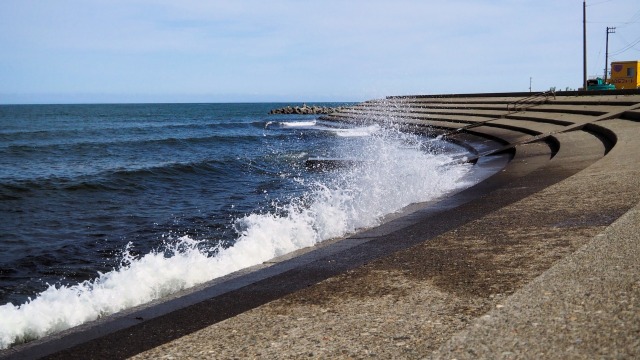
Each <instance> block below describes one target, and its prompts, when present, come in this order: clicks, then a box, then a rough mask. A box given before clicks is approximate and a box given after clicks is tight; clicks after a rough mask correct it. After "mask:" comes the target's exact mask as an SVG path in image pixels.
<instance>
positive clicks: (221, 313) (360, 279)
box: [0, 93, 640, 358]
mask: <svg viewBox="0 0 640 360" xmlns="http://www.w3.org/2000/svg"><path fill="white" fill-rule="evenodd" d="M563 96H564V97H563ZM573 97H576V98H577V99H573ZM624 97H631V99H622V100H624V101H626V102H625V103H624V104H622V105H621V102H623V101H622V100H621V98H624ZM517 98H518V96H513V97H509V96H506V95H505V94H500V95H499V96H487V95H480V96H476V97H466V98H465V97H460V98H458V97H449V98H447V97H438V98H436V97H433V98H432V97H402V98H387V99H382V100H378V101H371V102H365V103H363V104H360V105H357V106H353V107H351V108H349V109H346V110H343V111H341V112H338V113H337V116H335V118H334V120H339V121H358V122H361V121H371V122H375V121H382V120H381V119H384V118H385V117H388V116H390V115H391V116H393V117H394V118H396V119H397V121H401V122H402V123H404V124H405V125H406V126H408V127H412V126H416V127H422V126H425V125H431V126H437V127H439V128H440V129H444V130H446V132H447V133H448V134H449V135H448V137H450V138H455V139H458V140H459V139H464V137H465V136H480V137H484V138H486V139H492V140H491V141H493V140H495V139H496V138H497V139H500V140H501V143H503V144H504V143H506V145H505V146H502V147H495V146H494V147H490V146H489V149H486V151H483V152H480V155H481V156H480V157H479V158H478V160H479V161H487V160H489V159H491V158H492V157H494V156H498V157H502V158H503V159H504V156H508V157H509V158H511V161H509V162H508V164H506V166H505V168H504V169H503V170H502V171H500V172H498V173H496V174H495V175H494V176H492V177H490V178H489V179H487V180H485V181H483V182H481V183H479V184H477V185H475V186H473V187H471V188H469V189H467V190H463V191H461V192H460V193H458V194H455V195H453V196H451V197H448V198H446V199H443V200H442V201H440V202H438V203H437V204H435V205H433V206H429V207H426V208H424V209H418V210H417V211H415V212H412V213H410V214H408V215H407V216H405V217H401V218H398V219H395V220H393V221H391V222H389V223H387V224H385V225H383V226H381V227H379V228H374V229H370V230H368V231H365V232H363V233H361V234H357V235H356V236H353V237H350V238H348V239H345V240H343V241H340V242H337V243H336V245H334V246H328V247H327V248H326V249H325V250H324V252H322V253H316V254H313V253H308V254H303V255H301V256H298V257H294V258H292V259H290V260H288V261H284V262H281V263H277V264H270V266H268V267H265V268H264V269H262V270H261V271H257V272H251V273H249V272H248V273H247V274H246V275H242V274H235V275H234V276H237V277H236V278H234V279H230V278H228V279H226V280H233V281H236V286H235V287H234V286H230V284H231V283H227V284H224V283H220V285H219V288H218V292H217V293H212V292H209V293H206V292H203V293H200V294H199V295H197V296H196V295H191V298H190V300H188V301H191V302H192V304H191V305H190V307H182V308H179V309H178V310H175V311H171V309H169V307H170V305H169V304H168V303H163V304H158V305H157V307H155V308H149V309H147V311H148V312H149V313H150V314H153V313H155V314H156V315H158V314H159V315H158V317H156V318H154V319H151V320H147V318H144V317H143V319H142V320H137V319H135V317H134V318H127V317H126V316H125V317H124V318H123V319H122V320H121V321H122V322H123V324H122V325H125V324H124V323H127V324H128V325H129V326H127V327H124V328H122V330H114V327H113V326H111V327H109V325H108V324H107V325H104V326H103V327H102V328H100V327H98V328H96V329H95V330H94V331H95V333H94V334H93V337H92V338H91V339H89V338H88V337H87V332H84V333H83V332H82V329H76V330H75V331H76V332H75V334H76V335H75V336H76V338H75V340H74V339H71V338H69V337H67V338H65V336H70V335H69V334H66V335H65V334H62V335H61V336H60V337H58V339H57V340H55V339H53V340H52V339H43V340H42V341H39V342H36V343H33V344H31V345H30V344H26V345H25V346H20V347H15V348H13V350H11V349H10V350H9V351H8V352H7V351H3V352H0V357H3V356H8V357H7V358H14V357H15V358H17V357H20V356H26V357H38V356H44V355H50V358H81V357H82V356H83V354H84V355H85V356H86V355H88V354H94V355H95V354H103V355H104V356H105V357H106V356H109V357H116V358H124V357H128V356H132V355H135V354H137V353H138V352H140V351H142V350H149V351H148V352H145V353H142V354H140V355H138V358H153V357H157V356H160V355H163V354H164V355H166V354H174V355H177V354H182V355H183V356H186V355H187V354H191V355H193V356H195V355H196V354H207V353H210V354H216V355H217V356H221V357H227V356H229V357H231V356H248V357H256V356H262V357H271V356H275V357H285V358H286V357H296V356H309V353H310V352H311V353H312V354H311V355H313V356H325V357H326V356H337V357H348V356H360V357H362V356H367V355H372V354H376V355H378V356H389V355H394V356H401V357H409V358H412V357H427V358H430V357H431V358H438V357H440V356H442V357H451V356H453V354H455V357H459V358H465V357H473V356H472V355H479V354H485V356H491V354H493V355H494V356H495V355H496V354H501V353H504V352H505V351H506V352H510V353H513V354H514V356H516V357H518V356H517V354H521V355H520V356H522V354H528V356H533V355H534V354H537V355H539V354H541V353H540V351H545V349H544V346H545V344H544V342H543V340H544V339H545V338H539V337H540V336H547V337H549V338H550V339H551V340H553V341H552V343H553V344H556V345H554V347H553V348H552V350H553V351H556V352H555V354H556V355H557V356H558V357H561V356H562V355H564V356H575V355H576V354H583V355H584V354H592V353H591V352H590V351H594V350H593V349H594V346H598V345H602V343H603V342H604V341H605V340H606V341H611V339H609V338H608V337H604V336H601V337H600V338H598V337H597V336H596V337H595V339H593V337H594V336H592V335H591V336H590V335H589V334H588V333H584V334H583V333H582V332H580V331H581V330H584V331H586V330H585V329H590V328H589V325H590V323H589V319H588V318H587V319H586V320H584V321H585V322H584V323H582V324H578V323H576V324H573V323H571V321H577V320H578V317H576V320H571V319H572V318H571V317H568V318H567V320H566V321H568V322H567V323H565V325H566V324H569V323H570V324H572V326H573V325H575V326H573V327H572V328H571V329H574V328H575V329H577V330H576V331H577V333H579V334H583V335H581V336H583V338H584V339H589V341H582V342H580V343H575V336H574V337H573V338H569V337H567V338H566V339H565V340H566V342H565V341H564V340H562V339H564V337H565V336H564V335H563V334H564V332H566V331H567V330H566V328H562V327H561V326H560V327H558V328H557V329H558V330H557V332H555V333H545V332H543V334H542V335H540V334H533V333H529V334H527V333H526V331H524V330H522V332H521V333H522V334H526V335H527V336H529V337H524V335H522V336H523V338H522V339H520V338H519V337H518V336H520V335H518V336H515V337H514V335H513V334H510V333H509V332H508V329H510V328H511V326H512V325H513V324H514V323H517V322H518V321H520V320H522V321H523V322H522V323H523V324H525V325H526V324H531V323H532V322H537V323H538V324H543V323H544V321H553V319H547V318H546V317H545V315H544V314H535V316H536V320H535V321H534V320H531V319H532V318H531V316H533V315H531V314H533V313H532V312H531V311H530V312H527V311H517V309H522V308H523V306H524V305H522V304H524V303H527V301H529V300H530V299H533V297H523V296H521V295H519V294H521V293H523V292H526V291H527V290H526V289H529V288H531V287H532V286H534V285H531V284H541V285H540V286H542V287H545V286H550V284H553V283H554V281H555V282H556V283H558V282H559V283H562V281H565V286H564V288H563V289H562V290H563V291H562V292H559V293H558V294H563V295H566V294H571V293H572V291H573V290H576V289H571V286H572V285H575V284H574V282H573V281H569V282H568V283H566V277H567V274H566V272H565V273H563V272H562V271H560V272H557V274H559V275H553V274H552V273H553V270H552V269H557V268H558V267H562V266H563V265H562V264H565V263H567V262H571V261H572V260H571V259H573V258H574V257H576V256H578V257H579V256H580V254H582V253H583V252H584V251H586V252H588V251H589V250H588V249H589V248H590V246H591V247H594V246H595V245H592V244H596V243H597V241H596V240H597V239H601V238H602V236H605V237H606V236H613V237H614V238H615V233H616V231H618V230H616V229H617V227H616V226H615V224H617V223H615V221H616V220H618V219H621V220H620V221H621V222H623V223H625V224H629V223H630V224H631V225H630V226H628V227H627V229H625V231H627V232H628V231H635V230H638V229H637V227H638V226H640V225H637V224H638V222H636V223H633V221H631V222H630V220H626V219H628V218H629V217H632V216H634V215H633V214H635V212H634V211H633V210H632V209H634V208H635V207H636V206H637V204H638V201H640V191H638V190H637V189H638V188H639V187H638V186H640V184H638V177H637V174H638V173H640V169H639V167H640V165H638V164H640V155H639V154H638V152H639V151H638V150H639V149H640V139H637V138H634V136H633V134H634V132H635V133H636V134H637V131H638V129H639V128H640V124H638V122H637V121H638V120H634V119H638V117H636V116H638V115H639V114H638V113H640V112H639V111H638V110H637V109H638V108H640V106H639V105H640V95H638V94H637V93H636V94H631V95H629V94H627V93H625V94H612V93H607V94H606V95H591V96H582V97H578V96H574V95H569V94H566V95H558V96H557V97H556V98H555V99H553V100H550V101H548V102H541V103H535V104H531V105H530V106H529V107H528V108H526V109H524V110H521V111H517V112H513V113H511V112H509V110H507V108H508V104H509V103H510V102H511V101H517ZM487 99H489V100H487ZM429 101H431V102H429ZM496 102H497V103H496ZM390 103H391V104H390ZM585 103H586V105H585ZM627 103H628V104H627ZM629 104H630V105H629ZM390 105H395V106H390ZM505 105H507V106H505ZM536 108H537V110H539V111H536ZM585 112H591V113H589V115H585ZM594 112H595V113H600V115H593V113H594ZM565 123H568V124H565ZM563 124H564V125H563ZM572 126H573V127H574V128H572V131H568V132H565V131H563V130H566V129H567V128H570V127H572ZM460 128H465V130H464V131H456V129H460ZM461 141H464V140H461ZM487 141H489V140H487ZM612 175H613V176H612ZM626 213H628V215H625V214H626ZM390 224H391V225H390ZM611 224H614V225H611ZM633 225H636V226H635V228H634V226H633ZM629 227H630V228H631V229H629ZM612 233H613V234H614V235H611V234H612ZM607 234H608V235H607ZM636 234H637V232H636ZM625 236H626V237H622V238H621V239H622V240H620V239H617V238H616V239H615V240H620V241H624V239H626V238H628V236H627V235H625ZM625 244H626V245H628V246H627V248H628V247H629V246H633V245H634V244H633V243H630V242H628V241H627V242H626V243H625ZM622 248H624V247H622V246H621V247H620V248H615V247H614V248H612V249H609V251H610V252H611V253H613V254H615V253H616V251H619V250H620V249H622ZM582 249H587V250H582ZM578 250H580V251H583V252H582V253H581V252H580V251H578ZM576 254H577V255H576ZM619 255H620V258H623V259H626V260H625V261H630V259H629V257H624V256H622V255H624V254H619ZM582 264H584V262H583V263H582ZM586 265H588V264H586ZM605 265H606V266H610V265H611V264H608V263H607V264H604V265H603V266H605ZM565 266H566V265H565ZM628 268H629V269H630V270H629V271H628V276H627V277H626V279H627V280H626V281H627V283H624V284H612V283H610V282H604V283H603V284H602V285H601V286H600V287H599V288H600V289H604V290H606V289H607V287H608V286H609V287H613V286H614V285H615V286H627V287H628V285H626V284H629V282H631V283H633V282H634V281H637V279H638V278H639V274H638V271H637V265H636V268H634V267H633V264H630V265H629V266H628ZM254 270H255V269H254ZM604 270H605V271H609V270H608V269H604ZM259 273H261V274H260V275H258V274H259ZM549 274H551V275H549ZM607 274H609V273H608V272H607ZM573 275H575V274H573ZM579 275H580V274H578V275H576V276H577V278H578V279H579V278H580V277H579ZM540 279H543V280H540ZM549 279H550V280H549ZM233 281H232V282H233ZM578 290H580V289H577V290H576V291H578ZM220 291H222V292H220ZM225 291H226V292H225ZM541 291H542V293H543V294H544V293H545V290H541ZM633 291H638V289H637V288H636V289H635V290H633ZM633 291H630V292H629V293H628V294H618V293H617V292H615V291H614V293H616V294H617V296H619V297H620V296H621V297H624V296H632V297H631V298H629V302H628V303H629V304H631V306H632V307H631V310H635V313H629V314H627V313H623V315H624V314H627V315H624V316H626V317H623V318H624V319H626V320H625V321H626V322H625V324H627V325H628V326H627V327H626V328H625V329H626V332H624V331H623V332H620V331H618V333H617V334H618V335H617V336H618V337H617V338H616V339H614V340H615V343H616V344H621V347H625V346H626V348H625V349H624V350H625V351H622V350H620V351H622V352H620V354H626V355H638V351H639V349H638V346H639V345H638V344H637V343H633V342H630V341H629V340H627V341H624V340H622V337H623V336H622V335H625V336H626V335H629V334H634V333H633V331H635V330H633V329H634V326H635V327H637V326H638V325H637V324H640V322H638V321H636V322H635V325H634V323H633V322H631V321H632V320H636V319H637V316H638V315H634V314H637V313H640V311H637V310H638V308H637V306H638V303H637V301H636V300H637V299H638V297H635V299H636V300H633V299H634V298H633V296H635V295H637V293H634V292H633ZM578 292H579V291H578ZM551 293H552V295H550V296H553V294H554V292H551ZM592 293H595V294H598V295H600V297H601V298H604V300H603V301H604V302H594V304H593V306H594V307H595V308H596V310H594V313H597V311H601V313H605V314H608V311H609V310H611V309H614V310H615V309H618V308H616V306H617V305H616V304H612V303H610V302H607V301H608V298H607V296H606V294H600V293H598V292H597V289H596V290H592ZM566 298H572V297H571V296H567V297H566ZM580 298H581V297H580V296H576V297H575V299H580ZM605 300H607V301H605ZM174 301H177V302H180V301H183V305H184V302H185V301H187V299H185V298H178V299H176V300H172V301H170V302H174ZM634 301H635V302H634ZM556 303H557V305H558V306H565V307H567V306H568V307H571V306H573V305H571V304H564V305H563V304H562V301H561V300H560V298H557V299H556ZM556 303H553V304H556ZM175 304H176V303H175V302H174V303H173V305H175ZM518 304H520V305H518ZM553 304H552V305H553ZM516 305H517V306H516ZM518 306H520V307H518ZM551 307H552V308H555V307H553V306H551ZM163 309H164V310H163ZM514 309H516V310H514ZM163 311H165V313H164V314H163ZM509 311H511V312H509ZM514 311H515V312H514ZM505 314H509V316H506V315H505ZM556 315H557V314H556ZM611 315H612V316H613V314H611ZM618 315H619V314H618ZM486 316H489V317H488V318H487V317H486ZM634 316H635V317H634ZM556 317H558V316H556ZM216 319H218V320H216ZM487 319H503V320H502V321H504V323H502V322H500V321H499V320H495V321H494V322H490V321H489V320H487ZM598 319H599V320H601V321H600V322H599V326H600V327H601V328H603V329H606V328H607V326H612V325H614V324H613V323H611V321H608V320H611V318H607V317H606V316H600V317H599V318H598ZM372 324H374V325H375V326H372ZM496 324H502V326H503V328H500V327H499V326H496ZM111 325H113V324H111ZM560 325H562V324H560ZM580 325H581V326H580ZM483 326H490V327H489V328H490V329H494V330H493V331H495V332H499V331H502V330H501V329H504V331H506V333H501V336H497V337H496V338H493V339H487V338H486V337H483V336H481V334H480V333H479V332H478V331H475V330H474V329H476V328H483ZM537 326H538V325H536V326H533V325H531V327H537ZM540 326H544V325H540ZM563 329H564V330H563ZM474 331H475V332H474ZM590 331H591V330H590ZM78 334H80V335H78ZM82 334H84V336H85V337H84V338H83V337H82ZM100 334H104V336H102V337H101V336H100ZM132 334H133V335H132ZM135 334H138V335H135ZM240 334H244V335H240ZM505 334H506V335H505ZM596 335H597V334H596ZM181 336H184V337H181ZM536 336H538V337H536ZM71 337H73V336H71ZM609 337H610V336H609ZM559 338H561V339H559ZM173 339H175V340H173ZM314 339H315V340H314ZM514 339H515V340H514ZM547 340H548V339H547ZM167 341H171V342H168V343H167ZM474 341H476V342H475V344H476V345H474V346H472V345H471V344H474ZM478 341H479V342H480V343H478ZM509 341H511V342H509ZM514 341H515V343H514ZM572 341H573V342H574V343H572ZM165 343H166V344H165ZM489 343H491V344H492V345H487V344H489ZM112 344H119V346H118V347H117V348H114V347H113V345H112ZM161 344H165V345H161ZM222 344H226V347H224V346H222ZM522 344H529V347H523V346H520V345H522ZM565 345H566V346H565ZM569 345H571V346H573V348H572V350H567V349H569ZM56 346H57V347H56ZM156 346H158V347H157V348H156ZM154 348H155V349H154ZM505 349H506V350H505ZM483 351H484V352H483ZM534 351H538V352H534ZM107 354H108V355H107ZM95 356H98V355H95Z"/></svg>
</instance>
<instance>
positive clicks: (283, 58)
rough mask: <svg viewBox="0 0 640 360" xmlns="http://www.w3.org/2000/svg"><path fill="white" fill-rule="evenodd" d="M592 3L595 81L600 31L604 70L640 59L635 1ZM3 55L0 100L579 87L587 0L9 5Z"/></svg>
mask: <svg viewBox="0 0 640 360" xmlns="http://www.w3.org/2000/svg"><path fill="white" fill-rule="evenodd" d="M590 3H591V2H589V1H588V2H587V4H588V8H587V16H588V35H589V46H588V50H589V66H588V73H589V75H596V74H600V75H601V74H602V73H603V70H604V69H603V68H604V45H605V35H606V27H607V26H616V27H617V31H616V34H612V35H610V38H609V41H610V44H609V50H610V53H612V54H615V53H616V52H619V53H617V54H615V55H613V56H611V57H610V61H611V60H635V59H640V50H639V49H640V44H637V43H636V44H635V46H631V47H629V45H633V44H634V42H637V41H639V40H640V38H639V37H638V36H640V21H639V18H640V3H638V2H637V0H608V1H607V0H604V1H593V4H592V5H591V4H590ZM627 47H628V48H629V49H628V50H626V51H624V52H621V50H624V49H625V48H627ZM0 48H2V52H1V53H0V103H13V102H138V101H142V102H147V101H149V102H157V101H160V102H173V101H175V102H183V101H195V102H199V101H207V102H223V101H323V100H337V101H340V100H365V99H370V98H378V97H382V96H386V95H399V94H417V93H423V94H434V93H470V92H494V91H527V90H528V88H529V81H530V78H531V80H532V86H533V90H534V91H535V90H546V89H548V88H549V87H552V86H555V87H558V88H561V89H564V88H565V87H571V88H577V87H579V86H580V85H581V82H582V1H579V0H562V1H558V0H553V1H552V0H543V1H531V0H497V1H495V0H492V1H488V0H478V1H471V0H452V1H439V2H435V1H418V0H401V1H348V2H347V1H313V0H310V1H279V0H272V1H269V2H264V1H243V0H240V1H180V2H175V1H168V0H165V1H151V0H129V1H125V0H110V1H108V0H96V1H81V0H67V1H35V0H3V1H2V2H1V3H0Z"/></svg>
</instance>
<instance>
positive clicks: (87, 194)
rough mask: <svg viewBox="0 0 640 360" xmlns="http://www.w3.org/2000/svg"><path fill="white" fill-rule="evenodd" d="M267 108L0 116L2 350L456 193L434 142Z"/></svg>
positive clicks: (455, 175)
mask: <svg viewBox="0 0 640 360" xmlns="http://www.w3.org/2000/svg"><path fill="white" fill-rule="evenodd" d="M280 105H281V104H157V105H40V106H0V216H1V217H2V222H0V304H5V305H0V319H2V321H1V322H0V348H5V347H7V346H9V345H10V344H12V343H15V342H21V341H26V340H30V339H34V338H38V337H41V336H44V335H47V334H51V333H54V332H56V331H60V330H63V329H66V328H69V327H71V326H75V325H78V324H81V323H83V322H86V321H91V320H94V319H96V318H98V317H99V316H102V315H105V314H110V313H114V312H117V311H120V310H123V309H125V308H129V307H132V306H135V305H139V304H142V303H145V302H148V301H151V300H153V299H156V298H159V297H162V296H166V295H168V294H171V293H174V292H176V291H179V290H181V289H184V288H188V287H190V286H193V285H195V284H198V283H202V282H205V281H207V280H211V279H213V278H216V277H219V276H222V275H225V274H228V273H230V272H233V271H235V270H238V269H242V268H244V267H247V266H251V265H255V264H259V263H261V262H264V261H266V260H269V259H271V258H273V257H275V256H279V255H282V254H285V253H288V252H291V251H294V250H296V249H299V248H302V247H306V246H312V245H314V244H316V243H317V242H319V241H322V240H326V239H329V238H332V237H337V236H343V235H345V234H349V233H353V232H355V231H357V230H358V229H361V228H366V227H371V226H375V225H377V224H378V223H379V221H380V220H381V218H382V217H383V216H384V215H386V214H389V213H392V212H395V211H398V210H399V209H401V208H402V207H404V206H406V205H408V204H410V203H414V202H420V201H426V200H429V199H433V198H435V197H438V196H441V195H442V194H444V193H447V192H450V191H452V190H454V189H456V188H459V187H461V186H464V185H465V184H461V183H459V181H458V180H459V179H460V178H461V177H462V176H463V175H464V174H465V173H466V172H467V171H468V166H466V165H451V164H449V160H450V156H451V152H452V151H461V150H459V149H455V148H453V147H451V146H449V145H447V144H445V143H443V142H441V141H439V140H434V139H425V138H420V137H417V136H414V135H410V134H403V133H401V132H399V131H396V130H395V129H394V128H393V127H392V126H391V127H386V126H382V127H381V126H378V125H373V126H370V125H369V126H364V125H363V126H359V127H358V126H351V127H347V126H338V125H337V124H334V123H323V122H322V121H319V120H317V119H315V117H314V116H291V115H267V112H268V111H269V110H270V109H272V108H276V107H278V106H280ZM328 105H331V104H328ZM309 156H321V157H341V158H349V159H352V160H357V163H358V164H359V165H357V166H354V167H350V168H348V169H347V168H345V169H341V170H335V171H329V172H318V171H313V172H310V171H307V170H305V167H304V160H305V159H306V158H308V157H309Z"/></svg>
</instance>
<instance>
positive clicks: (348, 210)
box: [0, 129, 470, 348]
mask: <svg viewBox="0 0 640 360" xmlns="http://www.w3.org/2000/svg"><path fill="white" fill-rule="evenodd" d="M421 147H422V143H421V142H420V141H417V140H416V139H415V137H408V136H407V137H405V136H404V135H401V134H398V133H395V132H387V131H383V130H382V129H380V130H377V131H375V132H373V133H372V136H370V137H369V138H368V139H367V141H366V142H365V143H364V145H363V146H359V147H356V148H355V149H354V150H353V151H354V153H353V154H345V155H349V156H351V157H354V158H358V157H360V158H361V157H363V156H366V158H367V159H368V160H370V161H367V162H365V163H362V164H360V165H358V166H354V167H352V168H350V169H345V170H343V171H336V172H333V173H331V174H329V175H328V176H327V177H326V178H322V179H321V180H314V181H311V180H307V181H308V183H305V180H302V179H301V180H300V182H302V183H303V185H304V187H305V189H306V191H305V192H304V194H303V195H302V196H299V197H296V198H293V199H291V200H288V201H284V200H280V201H279V202H278V201H276V202H275V203H274V204H273V206H272V210H271V211H269V212H263V213H252V214H248V215H246V216H243V217H240V218H238V219H237V220H235V222H234V229H235V231H236V233H237V236H236V241H235V242H234V243H233V245H232V246H230V247H226V248H225V247H221V246H216V247H207V246H206V245H205V242H201V241H196V240H194V239H192V238H190V237H188V236H183V237H179V238H176V239H171V241H169V242H168V243H167V244H165V246H164V247H163V248H161V249H158V250H156V251H152V252H149V253H147V254H146V255H143V256H138V257H136V256H133V255H131V254H132V247H131V246H129V247H127V248H126V249H125V250H124V251H123V254H122V262H121V264H120V266H119V267H118V268H117V269H114V270H113V271H110V272H106V273H100V274H99V276H98V277H97V278H95V279H94V280H91V281H85V282H83V283H80V284H77V285H73V286H50V287H49V288H48V289H47V290H45V291H44V292H42V293H40V294H38V296H37V297H36V298H34V299H30V300H29V301H27V302H26V303H24V304H21V305H13V304H11V303H9V304H6V305H2V306H0V318H2V319H3V321H2V322H0V348H7V347H9V346H11V345H12V344H15V343H19V342H24V341H28V340H32V339H36V338H39V337H42V336H46V335H49V334H53V333H56V332H59V331H62V330H64V329H67V328H70V327H73V326H76V325H79V324H82V323H84V322H87V321H92V320H95V319H97V318H99V317H101V316H105V315H108V314H112V313H115V312H118V311H121V310H124V309H127V308H130V307H133V306H137V305H140V304H143V303H147V302H149V301H152V300H154V299H158V298H161V297H163V296H167V295H169V294H172V293H175V292H177V291H180V290H182V289H186V288H189V287H192V286H194V285H196V284H200V283H203V282H205V281H208V280H211V279H214V278H217V277H220V276H224V275H226V274H229V273H231V272H234V271H237V270H240V269H243V268H246V267H249V266H252V265H255V264H259V263H262V262H264V261H268V260H270V259H273V258H274V257H277V256H280V255H283V254H286V253H290V252H292V251H295V250H297V249H300V248H303V247H308V246H313V245H314V244H317V243H318V242H321V241H324V240H327V239H331V238H335V237H340V236H345V235H348V234H352V233H354V232H357V231H359V230H360V229H363V228H368V227H372V226H376V225H378V224H380V222H381V220H382V219H383V217H384V216H385V215H387V214H389V213H393V212H396V211H399V210H401V209H402V208H403V207H405V206H407V205H409V204H411V203H416V202H423V201H428V200H431V199H434V198H437V197H440V196H442V195H443V194H446V193H448V192H451V191H453V190H455V189H458V188H460V187H462V186H467V185H470V184H464V183H461V182H460V180H461V179H462V177H463V176H464V175H465V174H466V173H467V172H468V170H469V168H470V165H466V164H452V163H451V161H450V160H451V158H450V157H449V156H447V155H435V154H430V153H425V152H423V151H421V150H420V149H421ZM398 184H402V186H398Z"/></svg>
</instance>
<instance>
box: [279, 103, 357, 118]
mask: <svg viewBox="0 0 640 360" xmlns="http://www.w3.org/2000/svg"><path fill="white" fill-rule="evenodd" d="M343 108H344V107H343V106H339V107H327V106H315V105H312V106H309V105H307V104H303V105H302V106H290V105H289V106H286V107H282V108H278V109H273V110H271V111H269V114H297V115H316V114H331V113H333V112H336V111H340V110H342V109H343Z"/></svg>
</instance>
